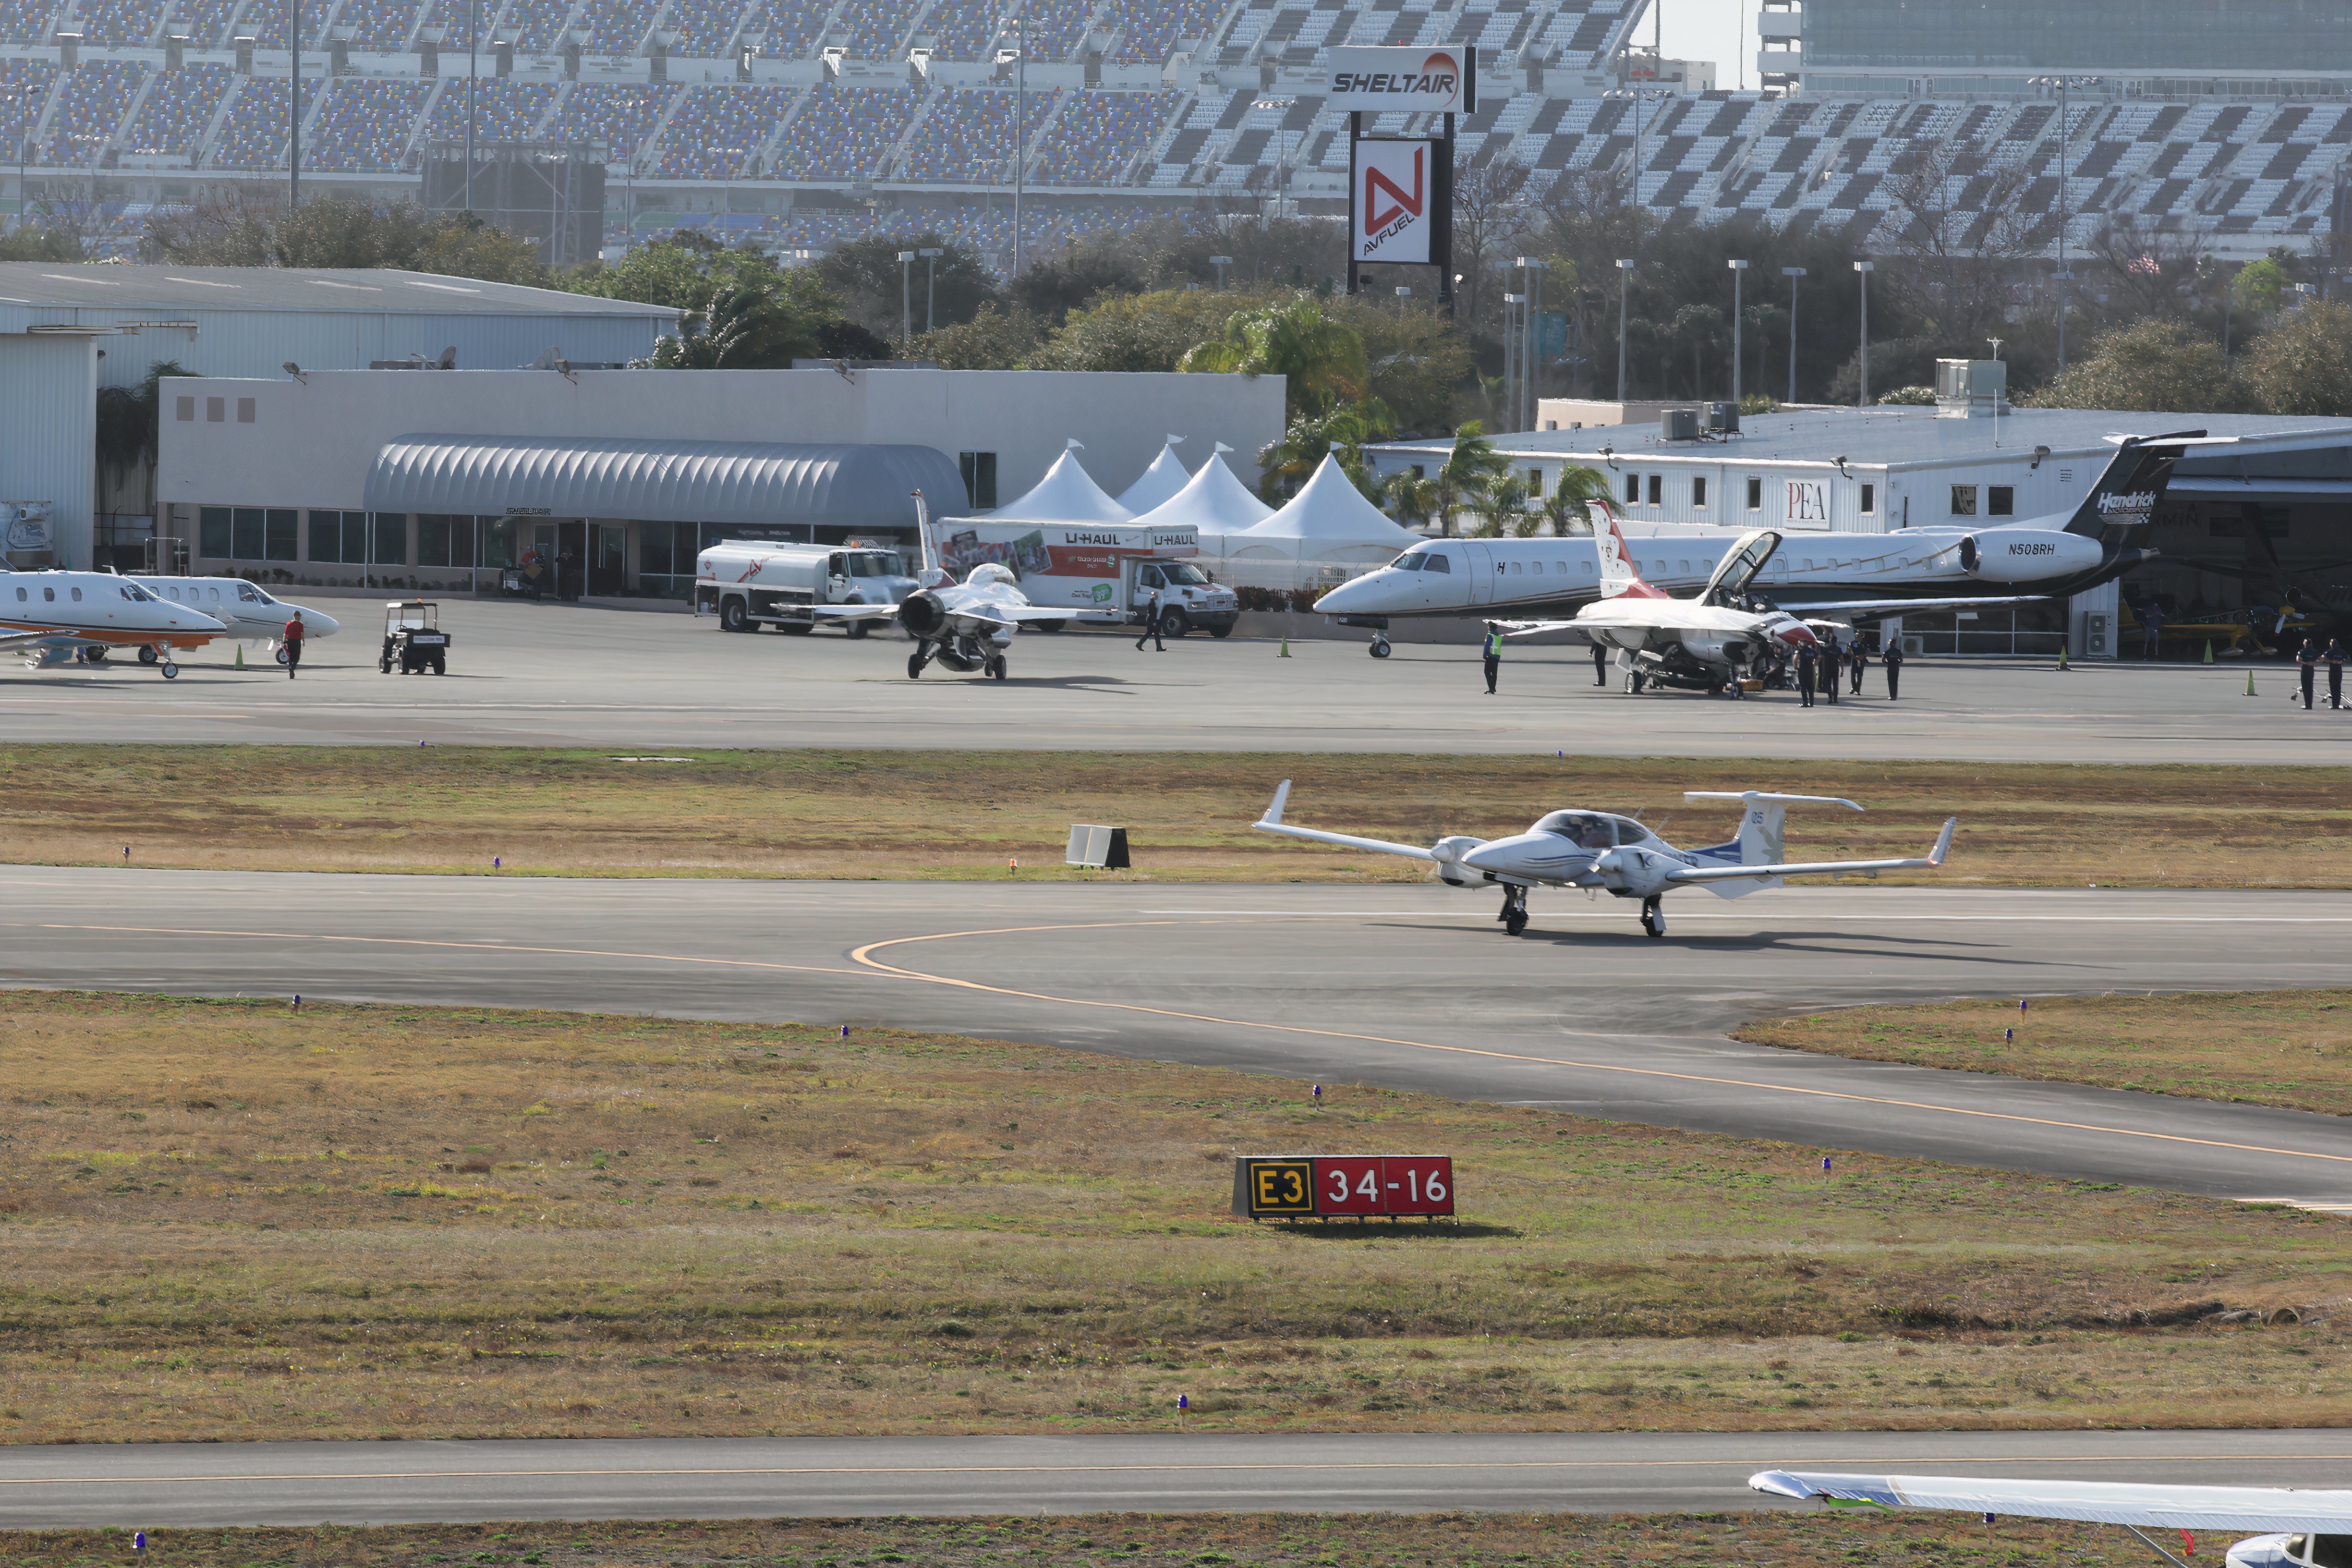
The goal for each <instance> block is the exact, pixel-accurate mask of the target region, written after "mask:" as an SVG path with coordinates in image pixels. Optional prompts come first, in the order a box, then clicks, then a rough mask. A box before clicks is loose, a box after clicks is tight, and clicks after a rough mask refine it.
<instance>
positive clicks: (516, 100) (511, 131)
mask: <svg viewBox="0 0 2352 1568" xmlns="http://www.w3.org/2000/svg"><path fill="white" fill-rule="evenodd" d="M555 93H556V87H555V84H554V83H553V82H545V81H499V80H496V79H490V78H484V79H480V80H478V81H477V82H476V83H475V84H474V137H475V140H476V141H492V142H528V141H531V140H533V139H535V138H536V137H537V136H538V135H539V133H540V132H539V128H540V127H541V125H542V124H543V123H545V122H546V120H547V111H548V110H550V109H552V108H553V107H554V106H555ZM465 134H466V83H465V81H464V79H462V78H461V79H458V80H457V81H453V82H451V83H450V84H449V90H448V91H446V92H445V93H443V94H441V96H440V97H438V98H436V99H435V100H433V116H432V119H431V121H430V122H428V123H427V124H426V126H425V136H426V138H427V139H429V140H432V141H436V142H439V141H449V142H456V141H462V140H463V139H464V138H465Z"/></svg>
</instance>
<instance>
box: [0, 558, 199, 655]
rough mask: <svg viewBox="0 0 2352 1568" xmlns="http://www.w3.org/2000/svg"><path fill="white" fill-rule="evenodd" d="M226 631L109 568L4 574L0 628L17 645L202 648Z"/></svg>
mask: <svg viewBox="0 0 2352 1568" xmlns="http://www.w3.org/2000/svg"><path fill="white" fill-rule="evenodd" d="M227 629H228V628H227V626H226V623H224V622H222V621H220V620H218V619H216V618H215V617H214V616H209V615H206V614H205V613H204V612H203V611H201V610H198V609H196V608H195V607H194V606H193V605H174V604H172V603H171V602H169V601H168V600H164V599H159V598H157V597H155V596H154V595H152V594H150V593H149V592H148V591H147V590H146V589H144V588H142V587H141V586H140V585H139V584H137V583H135V582H134V581H132V580H131V578H128V577H118V576H116V575H114V574H112V573H110V572H0V632H5V633H6V634H8V640H9V641H10V642H11V643H12V644H15V645H16V646H19V647H24V646H30V645H31V644H32V643H33V642H35V641H37V640H39V639H42V638H44V637H55V639H56V646H59V647H62V646H66V645H67V644H68V643H81V644H88V645H92V646H100V647H157V648H175V647H181V648H185V647H204V646H205V644H206V643H209V642H211V641H212V640H213V639H214V638H215V637H221V636H223V635H224V634H225V633H226V631H227Z"/></svg>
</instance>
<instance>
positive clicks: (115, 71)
mask: <svg viewBox="0 0 2352 1568" xmlns="http://www.w3.org/2000/svg"><path fill="white" fill-rule="evenodd" d="M146 77H147V68H146V66H145V65H144V64H142V63H141V62H140V61H137V60H84V61H83V62H82V63H81V64H80V65H79V66H77V67H76V68H74V69H72V70H70V71H68V72H67V73H66V77H65V80H64V82H63V84H62V85H60V86H59V87H58V93H57V98H56V100H55V102H54V103H53V104H52V105H51V107H50V110H49V120H48V124H47V126H45V127H44V128H43V131H42V136H41V144H40V153H39V154H38V156H39V158H40V161H41V162H42V163H52V164H62V165H65V166H68V167H73V166H78V165H79V166H87V165H89V164H94V163H97V162H98V161H99V157H100V153H102V152H103V150H104V149H105V147H106V146H107V144H108V143H109V142H111V141H112V140H113V138H114V133H115V132H117V131H119V130H121V128H122V116H123V114H124V113H125V111H127V110H129V109H130V107H131V99H132V97H133V96H135V95H136V94H137V92H138V90H139V87H140V84H141V83H142V82H143V81H144V80H145V79H146Z"/></svg>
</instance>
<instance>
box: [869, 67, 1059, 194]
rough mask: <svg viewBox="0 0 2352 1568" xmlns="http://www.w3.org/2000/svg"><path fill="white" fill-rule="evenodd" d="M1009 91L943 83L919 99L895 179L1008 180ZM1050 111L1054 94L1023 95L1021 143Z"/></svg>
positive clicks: (1027, 140)
mask: <svg viewBox="0 0 2352 1568" xmlns="http://www.w3.org/2000/svg"><path fill="white" fill-rule="evenodd" d="M1015 96H1016V95H1015V94H1013V93H1012V92H1008V91H1006V90H1005V89H1002V88H980V89H971V88H950V87H943V88H940V89H935V90H934V91H932V92H931V93H929V95H928V96H927V97H926V99H925V100H924V108H923V116H922V119H921V121H919V123H918V124H917V125H916V127H915V131H914V134H912V135H911V136H909V137H908V139H907V153H906V159H905V162H904V163H903V164H902V165H901V167H900V169H899V171H898V176H897V177H898V178H900V179H906V180H921V181H926V182H938V183H940V184H961V185H988V184H1010V183H1011V182H1012V178H1013V174H1012V169H1013V163H1012V159H1013V100H1014V98H1015ZM1053 110H1054V95H1053V94H1052V93H1050V92H1033V93H1031V94H1030V95H1029V115H1028V119H1027V121H1025V122H1024V125H1023V128H1022V142H1023V143H1024V145H1026V144H1028V143H1030V142H1034V139H1035V137H1036V134H1037V128H1038V127H1039V126H1041V125H1043V124H1044V123H1045V120H1046V117H1047V116H1048V115H1050V114H1052V112H1053Z"/></svg>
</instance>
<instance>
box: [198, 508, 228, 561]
mask: <svg viewBox="0 0 2352 1568" xmlns="http://www.w3.org/2000/svg"><path fill="white" fill-rule="evenodd" d="M234 542H235V540H234V536H233V535H232V534H231V532H230V526H229V512H228V508H226V507H225V506H206V507H198V508H197V509H196V553H197V554H199V555H203V556H205V557H208V558H209V559H211V560H214V561H226V560H227V559H228V558H229V556H230V555H231V554H232V553H233V552H232V550H231V548H230V547H231V545H232V544H233V543H234Z"/></svg>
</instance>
